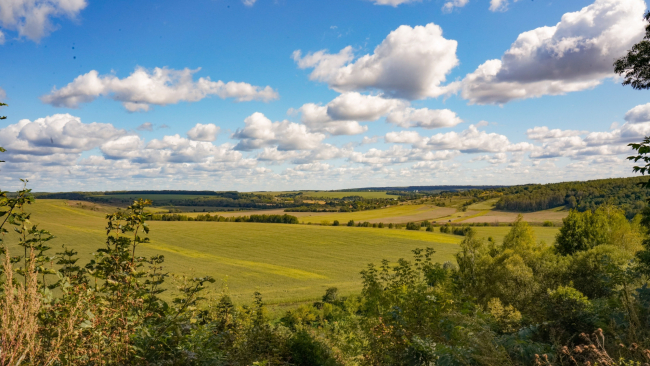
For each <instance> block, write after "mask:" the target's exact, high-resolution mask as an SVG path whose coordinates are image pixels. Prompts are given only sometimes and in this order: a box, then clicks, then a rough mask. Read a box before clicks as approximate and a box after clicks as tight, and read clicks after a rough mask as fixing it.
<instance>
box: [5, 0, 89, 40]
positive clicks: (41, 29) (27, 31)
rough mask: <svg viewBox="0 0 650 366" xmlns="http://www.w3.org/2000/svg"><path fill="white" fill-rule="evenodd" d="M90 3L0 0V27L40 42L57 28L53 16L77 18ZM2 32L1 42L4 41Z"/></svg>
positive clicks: (62, 0) (80, 1)
mask: <svg viewBox="0 0 650 366" xmlns="http://www.w3.org/2000/svg"><path fill="white" fill-rule="evenodd" d="M86 5H88V3H87V2H86V0H11V1H0V27H2V28H4V29H8V30H14V31H17V32H18V36H19V37H27V38H29V39H31V40H32V41H35V42H38V41H40V39H41V38H43V37H45V36H47V35H48V34H49V33H50V32H52V31H54V30H56V28H57V27H56V26H55V25H54V24H52V22H51V20H50V19H51V18H53V17H66V18H75V17H76V16H77V15H78V14H79V12H80V11H81V10H83V9H84V8H85V7H86ZM4 38H5V37H4V34H3V33H2V32H0V44H2V43H3V42H4Z"/></svg>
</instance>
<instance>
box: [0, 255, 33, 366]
mask: <svg viewBox="0 0 650 366" xmlns="http://www.w3.org/2000/svg"><path fill="white" fill-rule="evenodd" d="M3 265H4V269H5V276H6V278H5V284H4V297H3V298H2V301H0V304H2V307H1V309H0V320H1V321H0V364H2V365H20V364H21V363H22V362H23V361H24V360H25V359H30V360H35V359H36V355H37V354H38V353H40V351H41V349H40V348H41V347H40V343H39V342H38V339H37V334H38V313H39V311H40V309H41V303H42V302H41V296H40V294H39V292H38V281H37V278H36V277H37V276H36V273H35V272H34V252H33V251H31V253H30V260H29V264H28V266H27V273H26V276H25V281H24V283H23V284H19V283H16V282H14V277H13V275H14V273H13V268H12V265H11V260H10V258H9V252H8V251H7V252H6V253H5V258H4V261H3Z"/></svg>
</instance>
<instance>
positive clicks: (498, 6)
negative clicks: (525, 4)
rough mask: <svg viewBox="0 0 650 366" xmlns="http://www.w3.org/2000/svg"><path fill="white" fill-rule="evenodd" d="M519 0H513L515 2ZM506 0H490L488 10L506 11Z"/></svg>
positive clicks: (507, 3) (507, 2)
mask: <svg viewBox="0 0 650 366" xmlns="http://www.w3.org/2000/svg"><path fill="white" fill-rule="evenodd" d="M517 1H519V0H515V2H517ZM508 5H510V4H509V1H508V0H490V11H506V10H508Z"/></svg>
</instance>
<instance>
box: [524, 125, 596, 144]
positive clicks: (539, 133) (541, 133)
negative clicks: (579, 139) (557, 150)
mask: <svg viewBox="0 0 650 366" xmlns="http://www.w3.org/2000/svg"><path fill="white" fill-rule="evenodd" d="M587 132H588V131H577V130H560V129H553V130H550V129H549V128H548V127H546V126H543V127H533V128H529V129H528V130H526V135H527V136H528V138H529V139H531V140H536V141H544V140H550V139H558V138H565V137H573V136H580V135H584V134H586V133H587Z"/></svg>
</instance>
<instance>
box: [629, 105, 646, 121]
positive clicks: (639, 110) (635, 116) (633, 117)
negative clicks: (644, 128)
mask: <svg viewBox="0 0 650 366" xmlns="http://www.w3.org/2000/svg"><path fill="white" fill-rule="evenodd" d="M625 120H626V121H627V122H629V123H639V122H650V103H648V104H641V105H638V106H636V107H634V108H632V109H630V110H629V111H627V113H625Z"/></svg>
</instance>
